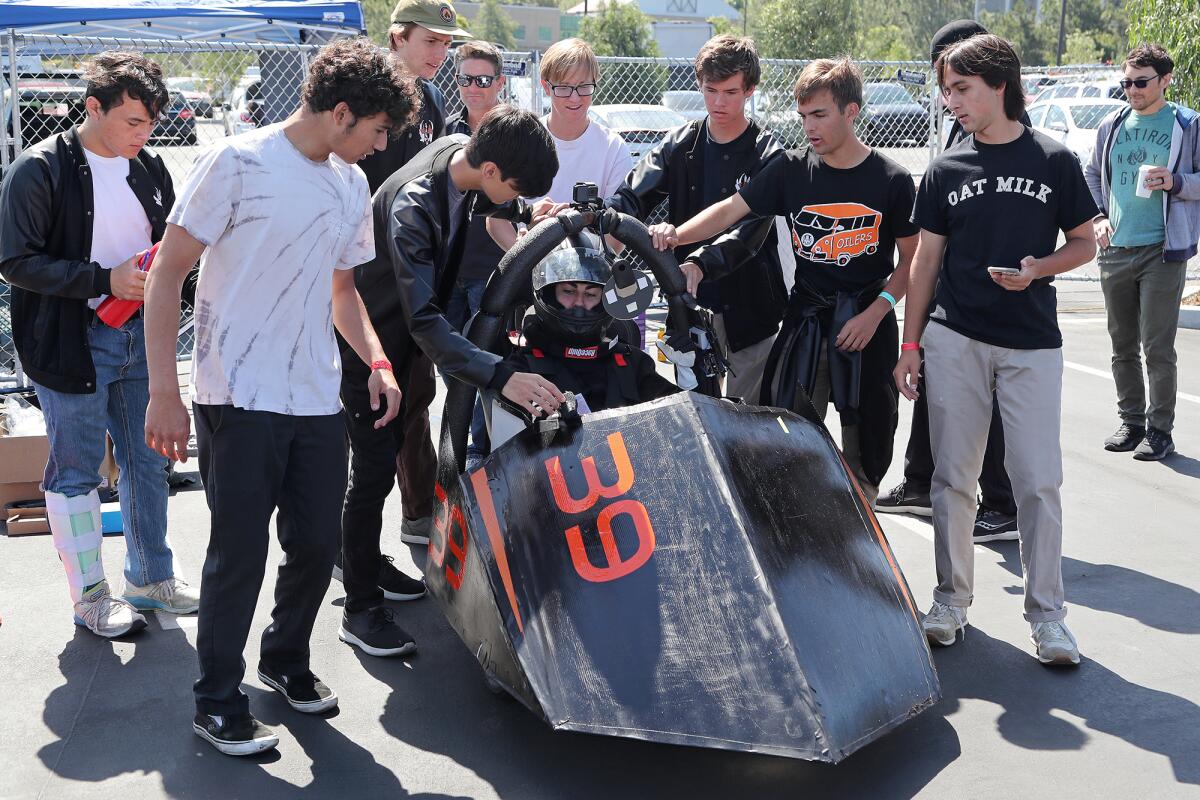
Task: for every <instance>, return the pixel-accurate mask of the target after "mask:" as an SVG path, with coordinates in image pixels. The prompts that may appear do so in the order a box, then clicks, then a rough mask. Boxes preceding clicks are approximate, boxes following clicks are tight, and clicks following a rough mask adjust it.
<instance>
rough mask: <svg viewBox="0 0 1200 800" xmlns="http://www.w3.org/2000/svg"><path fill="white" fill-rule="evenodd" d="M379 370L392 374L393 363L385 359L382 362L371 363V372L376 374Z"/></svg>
mask: <svg viewBox="0 0 1200 800" xmlns="http://www.w3.org/2000/svg"><path fill="white" fill-rule="evenodd" d="M377 369H386V370H387V371H388V372H391V371H392V362H390V361H388V360H386V359H384V360H382V361H372V362H371V372H374V371H375V370H377Z"/></svg>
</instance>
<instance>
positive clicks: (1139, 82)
mask: <svg viewBox="0 0 1200 800" xmlns="http://www.w3.org/2000/svg"><path fill="white" fill-rule="evenodd" d="M1161 77H1162V76H1161V75H1155V76H1154V77H1152V78H1133V79H1132V80H1131V79H1129V78H1122V79H1121V80H1119V81H1117V83H1119V84H1120V85H1121V88H1122V89H1128V88H1129V87H1130V86H1136V87H1137V88H1139V89H1145V88H1146V87H1147V86H1149V85H1150V81H1156V80H1158V79H1159V78H1161Z"/></svg>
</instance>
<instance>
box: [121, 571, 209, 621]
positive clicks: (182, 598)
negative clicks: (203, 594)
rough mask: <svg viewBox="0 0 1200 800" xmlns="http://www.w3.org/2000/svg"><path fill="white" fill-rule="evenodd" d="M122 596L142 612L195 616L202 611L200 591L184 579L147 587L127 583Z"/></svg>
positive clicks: (175, 579) (173, 579)
mask: <svg viewBox="0 0 1200 800" xmlns="http://www.w3.org/2000/svg"><path fill="white" fill-rule="evenodd" d="M121 596H122V598H124V599H125V601H126V602H128V603H129V605H131V606H133V607H134V608H136V609H139V610H141V611H166V612H167V613H168V614H194V613H195V612H196V611H198V610H199V609H200V590H199V589H196V588H193V587H192V586H191V584H189V583H188V582H187V581H185V580H183V579H182V578H167V579H166V580H165V581H159V582H158V583H151V584H147V585H146V586H134V585H133V584H132V583H130V582H129V581H126V582H125V591H124V592H122V593H121Z"/></svg>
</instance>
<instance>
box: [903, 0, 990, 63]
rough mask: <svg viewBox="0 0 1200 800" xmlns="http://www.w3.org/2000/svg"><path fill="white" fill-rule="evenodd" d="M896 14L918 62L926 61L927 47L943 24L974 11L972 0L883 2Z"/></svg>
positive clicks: (963, 17) (967, 16)
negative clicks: (908, 37)
mask: <svg viewBox="0 0 1200 800" xmlns="http://www.w3.org/2000/svg"><path fill="white" fill-rule="evenodd" d="M885 2H887V4H888V5H889V6H890V7H891V8H892V9H893V10H894V11H893V13H898V14H899V15H900V19H901V21H900V22H899V23H898V24H899V25H900V26H901V27H903V28H904V29H905V30H907V31H908V32H909V36H910V39H909V44H910V46H911V48H912V51H913V53H915V54H919V55H920V60H921V61H924V60H926V59H927V58H929V44H930V42H932V41H933V35H934V34H935V33H937V32H938V29H940V28H941V27H942V26H943V25H945V24H946V23H947V22H950V21H952V20H956V19H970V18H971V17H972V16H973V15H974V12H975V3H974V2H973V0H905V2H903V3H897V2H895V0H885Z"/></svg>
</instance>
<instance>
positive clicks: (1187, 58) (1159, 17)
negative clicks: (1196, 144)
mask: <svg viewBox="0 0 1200 800" xmlns="http://www.w3.org/2000/svg"><path fill="white" fill-rule="evenodd" d="M1128 10H1129V19H1130V21H1131V24H1130V26H1129V45H1130V47H1132V46H1134V45H1137V44H1138V43H1140V42H1153V43H1155V44H1159V45H1162V46H1163V47H1165V48H1166V49H1167V52H1168V53H1170V54H1171V59H1172V60H1173V61H1174V62H1175V73H1174V77H1173V78H1172V79H1171V86H1170V87H1169V88H1168V89H1167V98H1168V99H1170V100H1174V101H1176V102H1178V103H1183V104H1184V105H1186V106H1190V107H1192V108H1200V6H1197V4H1196V0H1132V2H1131V3H1130V4H1129V9H1128Z"/></svg>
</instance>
